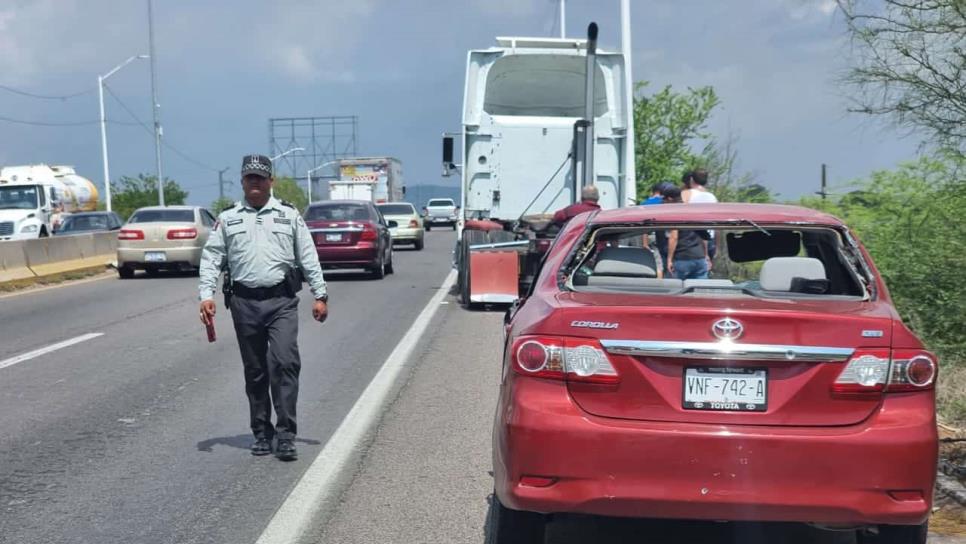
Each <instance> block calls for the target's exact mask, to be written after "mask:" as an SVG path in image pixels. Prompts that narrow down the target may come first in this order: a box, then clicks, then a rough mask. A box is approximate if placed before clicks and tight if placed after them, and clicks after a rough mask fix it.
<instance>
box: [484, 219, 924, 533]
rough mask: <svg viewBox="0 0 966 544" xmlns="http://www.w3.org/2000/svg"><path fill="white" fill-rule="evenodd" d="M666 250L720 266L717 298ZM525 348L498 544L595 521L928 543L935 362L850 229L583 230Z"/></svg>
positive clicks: (641, 225) (716, 224)
mask: <svg viewBox="0 0 966 544" xmlns="http://www.w3.org/2000/svg"><path fill="white" fill-rule="evenodd" d="M667 240H674V241H678V242H680V241H681V240H691V241H692V242H693V243H695V244H698V245H697V246H695V247H697V248H698V249H700V250H704V251H707V252H709V253H711V254H713V253H714V252H715V250H716V251H717V256H716V257H715V258H714V260H713V266H712V268H711V273H710V277H706V278H698V279H679V277H680V275H681V269H682V268H683V266H679V265H675V264H674V263H675V255H677V253H672V255H671V258H668V256H667V254H666V252H667V250H666V247H667V246H666V243H665V242H666V241H667ZM694 240H699V241H698V242H694ZM675 249H677V248H675ZM666 261H670V262H666ZM669 265H670V266H669ZM668 268H670V270H668ZM675 276H677V277H675ZM506 332H507V338H506V345H505V354H504V362H503V381H502V385H501V390H500V397H499V403H498V407H497V412H496V417H495V421H494V428H493V466H494V475H495V481H496V489H495V499H494V502H493V515H494V519H495V523H494V527H495V533H496V541H498V542H503V543H506V542H543V540H542V538H543V533H544V525H545V523H546V521H547V520H548V519H549V516H550V515H556V514H568V513H576V514H591V515H603V516H619V517H639V518H670V519H694V520H716V521H752V520H753V521H782V522H803V523H808V524H811V525H814V526H817V527H820V528H828V529H835V530H855V531H857V532H858V533H859V535H861V537H862V538H863V539H866V540H863V541H874V542H883V543H899V542H902V543H911V542H915V543H924V542H925V539H926V527H927V520H928V516H929V512H930V506H931V503H932V490H933V485H934V481H935V475H936V455H937V444H938V439H937V433H936V419H935V393H934V384H935V381H936V371H937V362H936V358H935V356H934V355H933V354H931V353H930V352H928V351H927V350H925V349H924V347H923V345H922V343H921V342H920V341H919V340H918V339H917V338H916V336H915V335H914V334H913V333H912V332H911V331H910V330H909V328H907V327H906V326H905V325H904V324H903V323H902V321H901V319H900V317H899V315H898V313H897V312H896V309H895V308H894V306H893V304H892V302H891V300H890V298H889V292H888V290H887V288H886V286H885V284H884V282H883V280H882V278H881V277H880V276H879V274H878V272H877V271H876V268H875V266H874V264H873V263H872V260H871V258H870V257H869V255H868V253H867V252H866V251H865V249H864V248H863V247H862V246H861V244H860V243H859V242H858V241H857V240H856V239H855V237H854V236H853V235H852V234H851V232H850V231H849V229H848V228H847V227H846V226H845V225H843V224H842V223H841V222H840V221H839V220H838V219H836V218H834V217H832V216H830V215H826V214H824V213H820V212H816V211H813V210H808V209H805V208H799V207H794V206H778V205H759V204H664V205H658V206H642V207H635V208H625V209H620V210H611V211H602V212H590V213H585V214H582V215H580V216H577V217H576V218H574V219H573V220H571V221H570V223H568V224H567V226H566V227H565V228H564V229H563V230H562V231H561V232H560V234H559V236H558V237H557V238H556V241H555V242H554V245H553V246H552V247H551V249H550V250H549V252H548V254H547V255H546V258H545V260H544V263H543V265H542V268H541V270H540V272H539V274H538V276H537V278H536V279H535V281H534V283H533V286H532V288H531V291H530V293H529V294H528V296H527V297H526V298H524V299H522V300H521V301H519V302H518V303H517V304H515V305H514V306H513V307H512V308H511V309H510V310H509V312H508V313H507V323H506Z"/></svg>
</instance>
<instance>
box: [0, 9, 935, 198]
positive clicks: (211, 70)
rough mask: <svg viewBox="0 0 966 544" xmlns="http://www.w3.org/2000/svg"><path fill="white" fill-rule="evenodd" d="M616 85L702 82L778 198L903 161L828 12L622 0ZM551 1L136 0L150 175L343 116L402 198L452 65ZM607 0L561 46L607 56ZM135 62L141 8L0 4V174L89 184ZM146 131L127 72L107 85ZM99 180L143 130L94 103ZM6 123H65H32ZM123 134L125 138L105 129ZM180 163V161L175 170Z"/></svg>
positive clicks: (614, 39)
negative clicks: (277, 129) (624, 65)
mask: <svg viewBox="0 0 966 544" xmlns="http://www.w3.org/2000/svg"><path fill="white" fill-rule="evenodd" d="M631 4H632V7H631V9H632V15H633V21H632V33H633V47H634V56H633V76H634V78H635V79H638V80H641V79H646V80H649V81H651V82H652V86H653V87H652V88H655V89H656V88H658V87H659V86H663V85H665V84H671V85H673V86H674V87H676V88H680V89H683V88H685V87H688V86H692V87H693V86H701V85H712V86H714V88H715V90H716V91H717V92H718V94H719V96H720V97H721V100H722V106H721V107H720V109H719V110H718V111H717V112H716V114H715V117H714V119H713V121H712V123H711V129H712V132H714V133H715V134H716V135H717V136H719V137H725V136H727V135H728V134H733V135H736V136H737V137H738V138H739V153H740V157H741V168H742V169H744V170H749V171H754V172H756V173H757V174H758V176H759V180H760V181H761V182H762V183H763V184H764V185H766V186H768V187H770V188H771V189H773V190H774V191H777V192H779V193H780V194H781V195H782V196H783V197H786V198H796V197H798V196H800V195H802V194H805V193H810V192H814V191H815V190H817V189H818V180H819V171H820V164H821V163H823V162H825V163H827V164H828V165H829V175H830V181H831V183H832V184H833V185H835V184H844V183H846V182H847V181H848V180H851V179H854V178H857V177H860V176H863V175H865V174H867V173H869V172H870V171H872V170H874V169H878V168H889V167H891V166H893V165H895V164H896V163H898V162H900V161H902V160H906V159H909V158H912V157H913V156H914V155H915V154H916V151H917V145H916V144H917V142H916V141H915V140H914V139H909V138H903V137H902V135H901V134H899V133H896V132H893V131H891V130H889V129H888V128H886V127H883V126H882V125H880V124H877V123H875V122H872V121H870V120H869V119H867V118H863V117H859V116H855V115H850V114H847V113H846V105H847V103H848V97H847V93H846V92H845V91H844V90H843V89H841V88H840V87H839V86H838V85H837V84H836V78H837V77H839V76H840V75H841V72H842V70H843V69H844V68H845V67H846V66H847V61H848V56H849V44H848V39H847V37H846V36H845V33H844V25H843V22H842V19H841V16H840V15H839V14H838V13H836V11H835V4H834V0H735V1H729V2H721V1H720V0H632V2H631ZM556 10H557V1H556V0H276V1H267V0H264V1H256V0H207V1H205V2H197V1H191V0H155V2H154V12H155V13H154V16H155V40H156V46H157V69H158V82H159V102H160V104H161V106H162V107H161V112H162V113H161V118H162V119H161V120H162V124H163V126H164V134H165V139H166V141H167V142H168V143H169V144H170V145H171V146H173V147H174V148H176V149H177V150H179V151H180V152H181V154H182V155H184V156H181V155H179V154H177V153H175V152H173V151H171V150H170V149H165V150H164V157H165V158H164V172H165V175H166V176H169V177H172V178H174V179H176V180H178V181H179V182H181V183H182V184H183V185H184V186H185V187H186V188H187V189H188V190H189V191H190V193H191V195H190V197H189V198H190V201H191V202H193V203H197V204H208V203H209V202H211V201H212V200H213V199H214V198H215V197H216V196H217V192H218V189H217V179H218V175H217V173H216V172H215V171H216V170H218V169H221V168H224V167H230V170H229V171H228V173H227V176H229V177H230V179H232V181H233V183H232V184H231V187H230V189H231V193H233V194H232V195H231V196H237V195H238V192H239V191H238V189H237V188H238V185H237V183H234V182H235V181H237V177H238V167H239V164H238V163H239V161H240V157H241V155H243V154H245V153H249V152H253V151H257V152H267V151H268V134H267V125H268V122H267V121H268V119H269V118H271V117H290V116H313V115H357V116H358V118H359V142H358V144H359V148H358V150H359V152H360V154H365V155H392V156H396V157H399V158H400V159H401V160H402V161H403V163H404V165H405V171H406V181H407V183H408V184H416V183H427V184H455V183H456V181H455V179H450V180H443V179H442V178H440V176H439V148H440V145H439V139H440V134H441V133H442V132H444V131H447V130H458V128H459V120H460V107H461V104H460V102H461V100H462V92H463V71H464V63H465V59H466V51H467V50H468V49H472V48H483V47H488V46H490V45H492V44H493V43H494V42H493V37H494V36H497V35H500V36H512V35H517V36H534V35H536V36H548V35H551V34H552V33H555V32H558V27H557V23H556V19H555V17H556ZM618 17H619V2H618V0H567V30H568V34H569V35H570V36H578V35H579V34H581V33H582V32H583V31H584V30H583V29H585V28H586V25H587V23H588V22H589V21H591V20H595V21H597V22H598V23H599V24H600V26H601V42H602V46H603V47H607V48H610V49H616V48H617V46H618V45H619V43H620V35H619V22H618ZM147 48H148V34H147V7H146V1H145V0H140V1H139V0H0V85H2V86H6V87H10V88H14V89H16V90H21V91H26V92H30V93H34V94H39V95H68V94H73V93H77V92H82V91H89V92H86V93H85V94H81V95H80V96H76V97H73V98H69V99H65V100H44V99H39V98H32V97H27V96H22V95H20V94H16V93H13V92H10V91H9V90H4V89H2V88H0V164H7V165H13V164H26V163H34V162H46V163H50V164H73V165H75V166H76V168H77V170H78V171H79V173H81V174H82V175H85V176H87V177H89V178H92V179H94V180H97V181H101V180H102V179H103V172H102V167H101V160H100V134H99V129H98V126H97V125H96V124H90V122H91V121H95V120H96V119H97V116H98V109H97V108H98V106H97V93H96V92H95V89H96V81H97V74H99V73H100V74H103V73H105V72H106V71H108V70H110V69H111V68H112V67H113V66H115V65H116V64H118V63H120V62H121V61H123V60H124V59H125V58H127V57H129V56H131V55H135V54H138V53H146V52H147ZM109 84H110V87H111V90H112V91H113V92H114V94H116V95H117V97H119V98H120V100H121V101H123V103H124V104H125V105H127V106H128V107H129V108H130V109H131V110H132V111H133V113H134V114H135V115H136V116H137V117H138V118H140V119H142V120H145V121H148V122H150V118H151V109H150V87H149V67H148V62H147V61H138V62H135V63H133V64H131V65H129V66H128V67H126V68H125V69H124V70H122V71H121V72H119V73H118V74H116V75H115V76H113V77H112V78H111V80H110V81H109ZM106 100H107V102H106V104H107V111H108V118H109V119H111V120H113V121H117V122H119V123H115V124H111V125H110V126H109V128H108V130H109V141H110V157H111V174H112V177H113V178H115V179H116V178H117V177H118V176H120V175H132V174H137V173H138V172H146V173H153V172H154V148H153V140H152V137H151V135H150V134H148V133H147V132H145V130H144V129H143V128H142V127H139V126H137V125H135V124H132V123H133V119H132V118H131V117H130V115H129V114H128V113H127V112H125V111H124V109H122V107H121V105H120V104H118V102H116V101H114V99H113V98H111V97H108V98H107V99H106ZM11 120H19V121H30V122H45V123H79V124H78V125H77V126H67V127H46V126H36V125H25V124H19V123H15V122H11ZM121 123H125V124H121ZM185 156H186V157H187V158H186V157H185Z"/></svg>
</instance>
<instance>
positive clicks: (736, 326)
mask: <svg viewBox="0 0 966 544" xmlns="http://www.w3.org/2000/svg"><path fill="white" fill-rule="evenodd" d="M711 333H712V334H714V335H715V336H716V337H718V338H720V339H721V340H737V339H738V338H741V335H742V334H744V333H745V327H744V326H743V325H742V324H741V323H739V322H738V321H737V320H734V319H731V318H730V317H726V318H724V319H719V320H717V321H715V322H714V325H711Z"/></svg>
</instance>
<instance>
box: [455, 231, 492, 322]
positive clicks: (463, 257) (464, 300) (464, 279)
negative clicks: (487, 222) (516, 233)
mask: <svg viewBox="0 0 966 544" xmlns="http://www.w3.org/2000/svg"><path fill="white" fill-rule="evenodd" d="M485 243H486V233H485V232H483V231H481V230H464V231H463V240H462V242H461V244H460V267H459V271H460V274H459V277H460V283H459V289H460V303H461V304H463V306H466V307H467V308H471V307H472V306H473V302H472V301H470V284H471V283H472V281H473V279H472V278H471V277H470V246H472V245H476V244H485Z"/></svg>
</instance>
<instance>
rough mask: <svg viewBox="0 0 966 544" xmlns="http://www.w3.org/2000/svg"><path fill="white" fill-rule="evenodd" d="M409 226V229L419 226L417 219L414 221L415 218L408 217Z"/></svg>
mask: <svg viewBox="0 0 966 544" xmlns="http://www.w3.org/2000/svg"><path fill="white" fill-rule="evenodd" d="M409 228H411V229H418V228H419V221H416V220H415V219H410V220H409Z"/></svg>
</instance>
